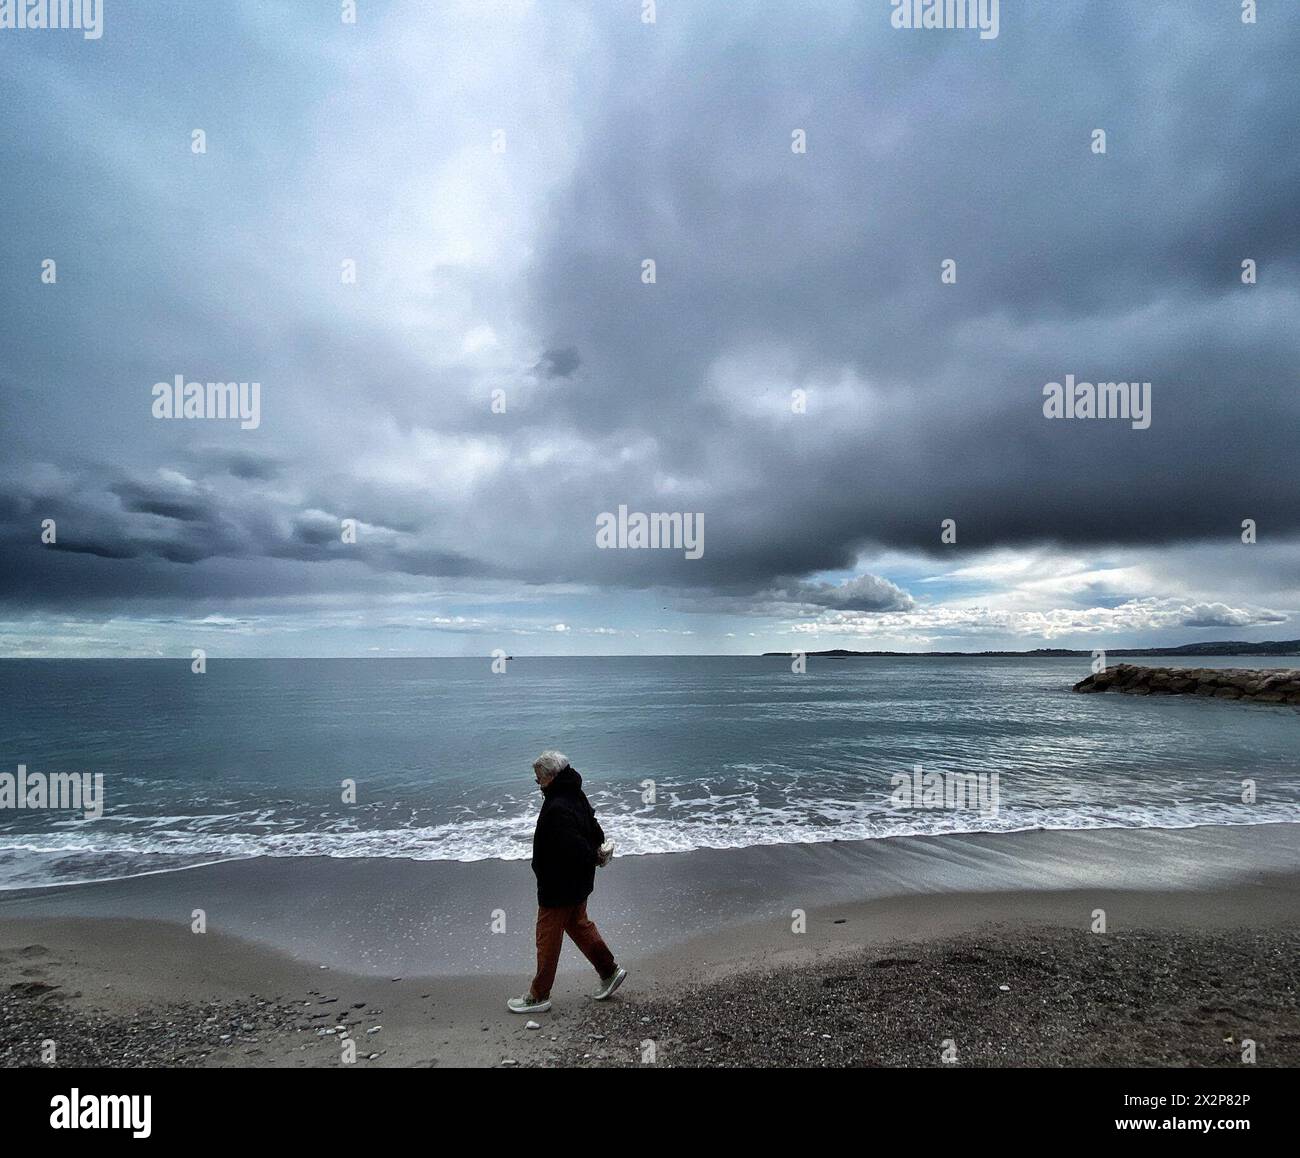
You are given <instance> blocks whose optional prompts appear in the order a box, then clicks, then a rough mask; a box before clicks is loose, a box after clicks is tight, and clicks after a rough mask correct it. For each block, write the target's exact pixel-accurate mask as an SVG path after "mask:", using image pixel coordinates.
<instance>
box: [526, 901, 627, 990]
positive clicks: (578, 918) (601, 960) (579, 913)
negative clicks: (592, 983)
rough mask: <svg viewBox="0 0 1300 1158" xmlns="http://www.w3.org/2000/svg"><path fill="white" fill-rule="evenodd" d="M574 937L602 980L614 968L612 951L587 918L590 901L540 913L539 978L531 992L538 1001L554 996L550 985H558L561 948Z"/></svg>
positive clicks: (538, 929)
mask: <svg viewBox="0 0 1300 1158" xmlns="http://www.w3.org/2000/svg"><path fill="white" fill-rule="evenodd" d="M565 933H568V934H569V936H570V937H572V938H573V943H574V944H575V945H577V946H578V948H579V949H581V950H582V953H583V956H584V957H586V958H587V960H588V961H590V962H591V963H592V965H594V966H595V967H596V972H597V973H599V974H600V976H601V979H602V980H603V979H604V978H606V977H608V976H609V975H610V974H611V973H613V972H614V970H615V969H617V968H618V966H617V965H615V964H614V954H613V953H611V952H610V951H609V946H608V945H606V944H605V941H604V938H602V937H601V935H600V930H599V929H597V928H596V925H595V923H594V922H593V921H592V919H591V918H590V917H588V916H587V902H586V901H583V902H582V904H580V905H565V906H564V907H562V908H556V909H549V908H539V909H538V910H537V976H536V977H534V978H533V983H532V985H531V986H530V987H529V990H528V992H529V993H530V994H531V995H532V996H533V998H534V1000H536V1001H545V1000H546V998H548V997H550V995H551V986H552V985H554V984H555V970H556V968H557V967H558V966H559V964H560V949H561V947H562V946H563V945H564V934H565Z"/></svg>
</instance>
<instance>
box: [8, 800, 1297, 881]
mask: <svg viewBox="0 0 1300 1158" xmlns="http://www.w3.org/2000/svg"><path fill="white" fill-rule="evenodd" d="M694 803H695V808H694V809H693V810H692V811H693V814H692V815H691V816H690V817H689V818H685V819H675V818H671V817H670V818H664V817H663V816H662V815H652V814H651V812H650V811H649V810H644V811H642V812H641V813H634V812H618V811H616V810H612V809H601V810H600V815H601V820H602V823H603V824H604V826H605V829H606V831H607V832H608V833H609V834H610V835H611V836H613V837H615V839H616V840H617V841H618V848H619V854H620V855H623V856H646V855H655V854H661V853H670V852H690V851H693V850H695V849H706V848H707V849H733V848H748V847H752V846H755V845H781V844H816V843H821V842H826V841H836V840H839V841H851V840H874V839H881V838H884V837H895V836H932V835H944V834H958V833H974V832H1018V831H1024V830H1026V829H1032V828H1043V829H1057V830H1080V829H1104V828H1194V827H1198V826H1201V825H1249V824H1271V823H1300V806H1297V805H1292V804H1282V803H1277V804H1255V805H1251V806H1249V807H1247V806H1244V805H1234V804H1220V803H1206V804H1178V805H1165V806H1151V807H1125V808H1119V809H1114V810H1111V811H1106V810H1100V809H1098V808H1097V807H1096V805H1095V804H1094V805H1092V806H1082V807H1064V808H1060V809H1058V810H1057V811H1056V812H1055V813H1054V814H1053V815H1052V816H1051V817H1050V818H1049V817H1045V816H1044V815H1043V814H1042V813H1040V812H1037V811H1018V810H1016V809H1011V808H1004V809H1003V810H1002V812H1001V814H1000V815H998V816H996V817H991V816H983V815H981V814H979V813H978V812H964V813H954V812H908V813H902V814H892V813H885V812H881V811H880V810H879V809H878V808H871V809H868V808H866V807H864V805H863V804H862V802H860V801H858V802H852V801H839V800H824V801H819V802H816V804H815V805H813V806H811V807H810V806H809V805H808V804H806V803H805V804H804V805H802V806H801V807H799V808H795V807H792V806H789V805H787V806H784V807H782V806H778V807H771V806H768V807H766V808H764V809H762V810H758V809H753V810H745V811H733V810H730V808H729V806H731V805H734V803H735V801H734V798H731V799H730V800H729V801H727V802H725V805H726V806H724V802H722V801H717V802H715V803H717V804H718V805H719V807H718V808H717V809H716V815H712V816H710V815H709V813H710V812H711V811H715V810H713V809H710V808H708V807H705V808H700V807H699V803H700V802H698V801H697V802H694ZM534 818H535V813H534V812H532V811H528V812H523V813H520V814H517V815H513V816H504V817H490V818H479V819H472V820H464V821H461V822H458V823H453V824H439V825H431V826H414V827H408V828H376V829H360V830H359V829H356V828H354V827H351V826H349V827H348V828H346V829H336V830H320V831H306V832H304V831H293V832H284V831H280V832H277V831H268V830H267V829H266V828H265V827H262V828H261V829H260V831H256V832H250V831H240V832H229V831H226V832H221V831H213V830H212V828H213V824H212V821H213V818H211V817H205V818H190V819H187V818H181V817H168V818H166V820H167V821H168V822H170V823H172V824H176V823H177V822H178V821H179V822H182V826H180V827H171V828H168V827H159V826H157V825H156V824H155V822H157V821H159V820H160V819H162V818H157V817H153V818H142V820H141V822H140V830H139V831H136V832H105V831H103V830H94V829H92V830H87V829H81V830H78V831H59V832H49V833H41V834H31V835H21V836H20V835H17V834H14V835H10V836H9V837H7V838H3V837H0V890H6V889H15V888H30V887H35V886H40V885H48V884H63V883H70V882H73V881H84V880H103V879H108V878H114V877H121V876H134V875H140V874H142V873H147V872H156V871H167V870H170V869H179V868H188V867H192V866H194V865H196V864H202V863H211V862H213V861H222V860H239V859H244V858H248V857H258V856H269V857H308V856H328V857H345V858H361V857H375V858H398V859H409V860H448V861H479V860H520V859H524V858H527V857H529V856H530V855H531V852H532V830H533V823H534ZM200 821H202V823H200Z"/></svg>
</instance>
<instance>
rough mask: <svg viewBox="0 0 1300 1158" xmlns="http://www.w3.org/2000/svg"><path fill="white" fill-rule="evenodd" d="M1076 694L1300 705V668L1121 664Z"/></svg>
mask: <svg viewBox="0 0 1300 1158" xmlns="http://www.w3.org/2000/svg"><path fill="white" fill-rule="evenodd" d="M1074 690H1075V691H1076V692H1111V691H1114V692H1126V693H1127V694H1128V695H1131V696H1209V697H1212V698H1214V699H1216V700H1250V701H1251V702H1252V703H1257V704H1300V668H1293V667H1291V668H1286V667H1276V668H1246V667H1221V668H1210V667H1139V666H1138V665H1137V664H1132V663H1121V664H1116V665H1115V666H1114V667H1108V668H1107V669H1106V670H1105V671H1100V672H1097V673H1096V674H1095V675H1090V676H1089V677H1088V678H1087V679H1086V680H1080V681H1079V682H1078V683H1077V684H1075V685H1074Z"/></svg>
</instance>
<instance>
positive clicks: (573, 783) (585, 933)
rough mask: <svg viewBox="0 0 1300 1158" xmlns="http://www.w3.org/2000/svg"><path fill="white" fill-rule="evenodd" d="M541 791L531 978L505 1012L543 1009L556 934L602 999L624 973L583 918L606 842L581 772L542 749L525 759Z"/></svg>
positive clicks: (556, 954)
mask: <svg viewBox="0 0 1300 1158" xmlns="http://www.w3.org/2000/svg"><path fill="white" fill-rule="evenodd" d="M533 775H534V777H536V779H537V785H538V787H539V788H541V790H542V796H543V797H544V799H543V800H542V810H541V811H540V812H539V813H538V814H537V828H536V830H535V831H534V832H533V872H534V873H535V874H536V876H537V976H536V977H534V978H533V983H532V985H530V986H529V987H528V992H527V993H525V994H524V995H523V996H522V997H512V998H510V1000H509V1001H508V1002H506V1005H507V1006H508V1007H509V1009H510V1012H511V1013H545V1012H546V1011H547V1010H548V1009H550V1008H551V986H552V985H553V984H554V982H555V970H556V967H557V966H558V965H559V963H560V948H561V946H562V945H563V944H564V934H565V933H568V934H569V936H570V937H572V938H573V943H574V944H575V945H577V946H578V948H579V949H581V950H582V952H583V955H584V956H585V957H586V958H587V960H588V961H590V962H591V963H592V965H594V966H595V967H596V972H597V973H598V974H599V975H600V988H599V989H597V990H596V992H595V993H593V994H592V997H594V998H595V999H596V1000H597V1001H604V1000H605V999H606V998H608V997H609V996H610V995H611V994H612V993H613V992H614V990H615V989H617V988H618V987H619V986H620V985H622V984H623V981H624V979H625V978H626V977H627V970H626V969H620V968H619V966H618V965H617V964H615V962H614V954H613V953H611V952H610V951H609V946H608V945H606V944H605V941H604V939H603V938H602V937H601V935H600V931H599V930H598V929H597V928H596V926H595V924H593V923H592V920H591V918H590V917H588V916H587V898H588V897H589V896H590V895H591V890H592V889H593V888H594V887H595V883H596V868H597V866H598V865H603V864H606V863H608V861H609V858H610V856H611V855H612V853H613V849H614V846H613V844H612V843H610V842H607V841H606V840H605V833H604V831H603V830H602V829H601V827H600V825H599V823H597V821H596V813H595V811H594V810H593V809H592V807H591V802H590V801H589V800H588V799H587V794H586V793H585V792H583V790H582V777H581V776H579V775H578V773H577V771H576V769H574V768H572V767H571V766H570V765H569V758H568V757H567V756H565V755H564V754H563V753H562V752H543V753H542V754H541V755H540V756H538V757H537V759H536V760H535V761H533Z"/></svg>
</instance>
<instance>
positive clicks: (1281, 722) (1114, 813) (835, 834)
mask: <svg viewBox="0 0 1300 1158" xmlns="http://www.w3.org/2000/svg"><path fill="white" fill-rule="evenodd" d="M1140 662H1142V663H1150V664H1166V663H1167V664H1171V665H1177V666H1185V667H1192V666H1202V667H1205V666H1213V667H1279V666H1286V665H1287V663H1288V661H1287V660H1285V659H1278V658H1275V657H1249V656H1241V657H1231V658H1222V659H1220V658H1214V659H1205V658H1197V659H1194V660H1190V659H1187V658H1185V657H1180V658H1165V659H1162V658H1159V657H1151V658H1144V659H1143V660H1142V661H1140ZM1089 664H1090V661H1089V660H1088V659H1087V658H1085V657H1080V658H1060V657H1052V658H1038V657H1033V658H1028V657H997V658H986V657H975V656H970V657H953V658H933V657H920V656H917V657H897V658H883V657H844V658H830V657H817V656H810V657H808V660H807V670H806V672H802V673H799V672H795V671H792V670H791V660H790V659H789V658H788V657H781V656H771V657H757V656H682V657H615V658H598V657H578V658H546V657H524V656H521V657H519V658H516V659H512V660H510V661H508V662H507V663H506V664H505V671H504V672H502V673H498V672H496V671H494V670H493V663H492V661H491V659H490V658H489V657H486V656H485V657H482V658H458V659H325V660H300V659H284V660H259V659H229V660H222V659H210V660H209V661H208V664H207V670H206V672H204V673H202V674H196V673H194V672H193V671H191V665H190V661H189V659H188V658H178V659H175V660H168V659H158V660H113V659H103V660H2V661H0V776H3V775H4V774H6V773H7V774H12V775H13V776H14V778H15V779H16V777H17V773H18V770H19V766H20V765H22V766H23V767H24V768H25V770H26V774H27V775H28V777H29V778H30V777H31V776H32V775H33V774H44V775H47V776H48V775H51V774H58V773H65V774H66V773H80V774H91V775H92V776H95V775H98V776H102V781H101V783H102V786H103V811H102V815H100V816H99V817H97V818H94V817H90V818H88V817H86V816H85V815H84V813H83V812H76V811H74V810H69V809H60V808H33V809H29V808H22V809H19V808H0V889H17V888H30V887H41V886H48V885H56V884H65V883H69V882H81V881H94V880H104V879H111V878H120V877H125V876H133V875H137V874H142V873H153V872H167V871H173V870H177V869H182V868H186V867H190V866H193V865H196V864H204V863H210V862H213V861H221V860H231V859H237V858H245V857H259V856H269V857H305V856H329V857H407V858H413V859H420V860H458V861H474V860H482V859H487V858H503V859H515V858H521V857H527V856H528V855H529V854H530V840H531V835H532V827H533V822H534V820H535V817H536V813H537V808H538V805H539V803H540V796H539V793H538V790H537V787H536V785H535V783H534V781H533V774H532V768H531V765H532V761H533V760H534V759H535V758H536V756H537V755H538V754H539V753H540V752H541V751H543V750H544V749H558V750H560V751H562V752H564V753H565V754H566V755H567V756H568V757H569V760H570V762H571V763H572V764H573V766H574V767H575V768H576V769H578V771H579V772H580V773H581V775H582V777H583V780H584V785H585V788H586V790H587V792H588V795H589V796H590V798H591V801H592V803H593V805H594V806H595V808H596V811H597V814H598V816H599V818H600V820H601V823H602V824H603V826H604V828H605V830H606V833H607V834H608V835H609V836H610V837H612V838H613V839H614V840H615V841H616V844H617V848H618V852H619V854H620V855H623V856H627V855H662V854H669V853H678V852H685V851H688V850H691V849H699V848H715V849H717V848H737V847H745V846H751V845H769V844H789V843H799V842H818V841H832V840H874V839H882V838H887V837H891V836H899V835H905V834H919V833H924V834H943V833H961V832H997V831H1013V830H1020V829H1030V828H1042V829H1088V828H1184V827H1190V826H1197V825H1252V824H1264V823H1276V822H1290V823H1296V822H1300V710H1297V709H1296V708H1295V707H1286V706H1277V705H1264V704H1247V703H1235V702H1223V701H1217V700H1208V699H1204V698H1201V697H1195V696H1191V697H1188V696H1163V697H1137V696H1125V695H1119V694H1114V693H1111V694H1105V695H1079V694H1076V693H1073V692H1071V690H1070V688H1071V685H1072V684H1073V683H1075V682H1076V681H1077V680H1080V679H1082V678H1084V677H1085V676H1086V675H1088V674H1089V672H1090V666H1089ZM497 666H500V665H497ZM918 769H919V771H918ZM935 774H940V775H939V776H938V777H936V776H935ZM958 774H960V777H959V776H958ZM971 774H975V777H976V778H977V779H976V780H972V779H969V777H970V776H971ZM995 777H996V779H995ZM962 778H966V779H965V780H964V782H965V783H968V784H974V783H978V784H980V785H981V786H982V788H983V796H982V798H981V800H980V801H979V803H978V805H976V803H975V802H974V800H973V797H971V796H967V797H965V798H963V797H962V796H961V795H960V794H958V795H957V796H955V797H954V796H953V794H952V793H951V792H948V793H947V794H946V796H945V793H944V791H943V788H944V786H945V785H951V784H953V783H962V782H963V779H962ZM936 784H937V785H939V790H938V791H937V792H935V793H929V794H927V793H926V792H922V793H921V794H920V795H916V794H911V795H909V794H910V792H911V789H912V788H914V787H919V786H921V785H930V786H933V785H936ZM927 795H928V799H927Z"/></svg>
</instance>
